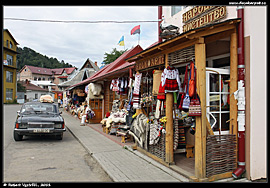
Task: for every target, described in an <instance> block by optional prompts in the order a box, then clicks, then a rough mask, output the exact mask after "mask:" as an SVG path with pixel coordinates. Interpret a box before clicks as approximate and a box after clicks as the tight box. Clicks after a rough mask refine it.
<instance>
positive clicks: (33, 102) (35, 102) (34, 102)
mask: <svg viewBox="0 0 270 188" xmlns="http://www.w3.org/2000/svg"><path fill="white" fill-rule="evenodd" d="M44 103H45V104H52V105H55V104H54V103H49V102H39V101H31V102H26V103H24V104H44Z"/></svg>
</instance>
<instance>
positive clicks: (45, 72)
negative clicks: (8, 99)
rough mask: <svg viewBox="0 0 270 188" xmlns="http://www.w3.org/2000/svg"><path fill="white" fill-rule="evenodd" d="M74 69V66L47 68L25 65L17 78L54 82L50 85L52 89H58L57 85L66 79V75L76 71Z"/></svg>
mask: <svg viewBox="0 0 270 188" xmlns="http://www.w3.org/2000/svg"><path fill="white" fill-rule="evenodd" d="M75 70H76V68H75V67H70V68H57V69H49V68H42V67H34V66H30V65H25V66H24V67H23V68H22V69H21V70H20V76H19V80H20V81H22V80H26V79H28V80H33V81H51V82H52V83H54V84H55V85H54V86H52V91H58V90H59V89H58V86H57V85H58V84H60V83H62V82H65V81H67V78H68V76H71V75H73V74H74V73H75V72H76V71H75Z"/></svg>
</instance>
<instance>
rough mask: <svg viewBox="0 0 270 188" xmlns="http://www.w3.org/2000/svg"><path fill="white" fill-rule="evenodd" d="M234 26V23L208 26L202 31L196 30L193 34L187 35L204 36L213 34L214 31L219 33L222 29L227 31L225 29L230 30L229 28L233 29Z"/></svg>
mask: <svg viewBox="0 0 270 188" xmlns="http://www.w3.org/2000/svg"><path fill="white" fill-rule="evenodd" d="M234 28H235V25H234V24H231V25H229V24H228V25H224V26H216V27H210V28H208V29H206V30H204V31H201V32H197V33H195V34H192V35H189V37H193V38H198V37H205V36H209V35H213V34H215V33H220V32H224V31H227V30H231V29H234Z"/></svg>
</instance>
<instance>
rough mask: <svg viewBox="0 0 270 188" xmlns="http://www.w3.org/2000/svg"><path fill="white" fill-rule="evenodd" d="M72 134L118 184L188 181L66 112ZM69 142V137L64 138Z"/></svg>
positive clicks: (66, 119)
mask: <svg viewBox="0 0 270 188" xmlns="http://www.w3.org/2000/svg"><path fill="white" fill-rule="evenodd" d="M62 116H63V118H64V119H65V123H66V126H67V128H68V129H69V130H70V132H71V133H72V134H73V135H74V136H75V137H76V138H77V139H78V140H79V141H80V143H81V144H82V145H83V146H84V147H85V148H86V150H87V151H88V152H89V153H90V154H91V155H92V156H93V157H94V159H96V160H97V161H98V162H99V164H100V165H101V166H102V168H103V169H104V170H105V171H106V172H107V173H108V175H109V176H110V177H111V178H112V180H113V181H114V182H188V181H189V180H188V179H187V178H185V177H183V176H181V175H179V174H178V173H176V172H174V171H173V170H171V169H169V168H167V167H165V166H163V165H161V164H159V163H157V162H154V161H153V160H152V161H151V160H148V159H147V157H146V156H144V157H143V158H142V157H140V156H139V155H137V154H135V152H131V151H129V150H127V149H124V148H123V147H122V146H120V145H119V144H117V143H115V142H113V141H112V140H110V139H108V138H107V137H105V136H103V135H102V134H100V133H98V132H97V131H95V130H93V129H92V128H90V127H89V126H80V121H79V119H77V118H75V117H73V116H71V115H70V114H69V113H67V112H63V114H62ZM64 139H65V138H64Z"/></svg>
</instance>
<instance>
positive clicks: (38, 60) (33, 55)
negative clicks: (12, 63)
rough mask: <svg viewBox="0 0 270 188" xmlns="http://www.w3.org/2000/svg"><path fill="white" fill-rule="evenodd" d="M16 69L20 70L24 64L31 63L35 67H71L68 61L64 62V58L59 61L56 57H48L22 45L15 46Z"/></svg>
mask: <svg viewBox="0 0 270 188" xmlns="http://www.w3.org/2000/svg"><path fill="white" fill-rule="evenodd" d="M17 51H18V53H19V54H18V55H17V69H18V70H21V69H22V68H23V66H24V65H32V66H35V67H44V68H51V69H53V68H66V67H72V65H70V64H69V63H65V62H64V60H62V61H61V62H60V61H58V60H57V59H56V58H53V57H50V58H49V57H48V56H46V55H42V54H40V53H38V52H36V51H34V50H32V49H31V48H28V47H23V48H20V47H18V48H17Z"/></svg>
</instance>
